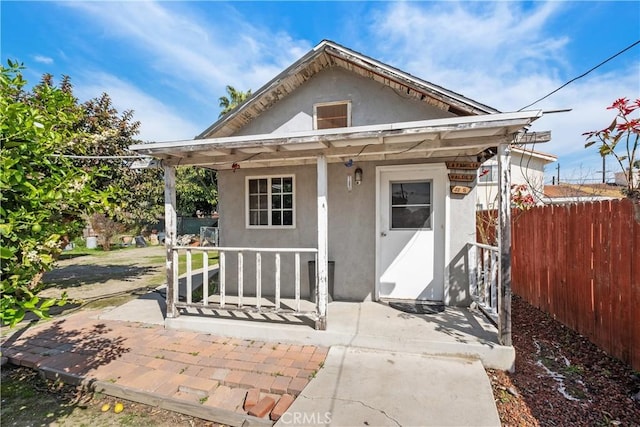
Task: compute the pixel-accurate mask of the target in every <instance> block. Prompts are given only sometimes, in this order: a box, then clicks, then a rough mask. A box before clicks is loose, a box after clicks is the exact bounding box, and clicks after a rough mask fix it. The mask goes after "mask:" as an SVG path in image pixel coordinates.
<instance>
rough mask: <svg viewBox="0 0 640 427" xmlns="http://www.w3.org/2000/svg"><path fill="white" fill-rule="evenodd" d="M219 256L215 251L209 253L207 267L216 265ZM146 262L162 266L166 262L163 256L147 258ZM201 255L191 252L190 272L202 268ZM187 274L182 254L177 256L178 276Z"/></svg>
mask: <svg viewBox="0 0 640 427" xmlns="http://www.w3.org/2000/svg"><path fill="white" fill-rule="evenodd" d="M219 257H220V256H219V255H218V252H217V251H209V267H211V266H214V265H216V264H218V259H219ZM147 260H149V262H152V263H154V264H155V263H158V264H163V263H164V262H165V260H166V258H165V257H163V256H153V257H147ZM202 265H203V263H202V254H201V253H200V252H195V251H194V252H193V253H192V254H191V270H192V271H193V270H198V269H200V268H202ZM186 272H187V255H186V254H184V253H182V254H180V255H179V256H178V275H181V274H184V273H186Z"/></svg>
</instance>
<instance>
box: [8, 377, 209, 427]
mask: <svg viewBox="0 0 640 427" xmlns="http://www.w3.org/2000/svg"><path fill="white" fill-rule="evenodd" d="M1 393H2V406H1V407H0V417H1V419H2V425H3V426H59V427H62V426H69V427H77V426H87V427H88V426H91V427H107V426H130V427H149V426H154V427H175V426H197V427H205V426H206V427H211V426H220V425H219V424H217V423H212V422H210V421H205V420H202V419H199V418H195V417H190V416H187V415H182V414H179V413H177V412H170V411H166V410H162V409H159V408H156V407H152V406H147V405H143V404H140V403H135V402H129V401H126V400H122V399H115V398H113V397H110V396H106V395H104V394H101V393H92V392H89V391H83V390H80V389H77V388H75V387H72V386H70V385H66V384H63V383H61V382H57V381H50V380H45V379H43V378H42V377H41V376H40V375H39V374H38V372H36V371H34V370H31V369H27V368H23V367H16V366H13V365H10V364H9V365H5V366H3V367H2V382H1ZM117 402H120V403H122V404H123V405H124V410H123V411H122V412H121V413H119V414H116V413H114V411H113V408H114V407H115V404H116V403H117ZM201 403H204V402H201ZM105 404H108V405H109V408H110V409H109V410H108V411H105V412H103V411H102V409H101V408H102V406H103V405H105Z"/></svg>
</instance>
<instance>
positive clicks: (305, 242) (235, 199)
mask: <svg viewBox="0 0 640 427" xmlns="http://www.w3.org/2000/svg"><path fill="white" fill-rule="evenodd" d="M402 163H409V162H402ZM390 164H397V162H395V163H394V162H359V163H357V165H354V166H353V167H352V168H347V167H345V166H344V165H343V164H342V163H332V164H329V167H328V192H329V197H328V204H329V260H331V261H335V277H334V294H333V297H334V299H338V300H351V301H364V300H370V299H373V298H374V289H375V281H376V277H375V270H376V249H375V248H376V235H375V230H376V211H375V203H376V172H375V170H376V166H379V165H390ZM356 166H359V167H361V168H362V169H363V175H364V177H363V181H362V184H361V185H355V183H354V184H353V187H352V190H351V191H349V190H348V189H347V175H348V174H353V171H354V169H355V167H356ZM286 174H294V175H295V193H296V194H295V199H296V201H295V203H296V214H295V215H296V227H295V229H264V230H260V229H247V228H246V224H245V209H246V207H245V179H246V177H247V176H259V175H286ZM218 185H219V203H220V205H219V211H220V217H221V219H220V227H221V230H220V244H221V246H238V247H317V234H316V233H317V199H316V194H317V192H316V167H315V165H310V166H297V167H286V168H285V167H282V168H270V169H247V170H243V169H239V170H237V171H236V172H231V171H220V172H219V175H218ZM446 190H447V191H446V193H447V194H448V193H449V191H448V185H447V189H446ZM447 197H448V196H447ZM475 197H476V196H475V194H473V193H472V194H469V195H467V196H466V197H459V196H458V197H452V198H449V197H448V198H447V202H446V203H447V205H446V206H447V207H446V209H447V212H446V216H447V220H448V221H450V226H448V227H447V230H449V231H450V233H449V235H446V232H445V241H446V242H447V243H446V247H447V251H446V252H447V253H448V254H449V257H448V258H445V265H444V266H441V268H445V301H446V302H447V303H448V304H450V305H468V303H469V293H468V288H469V286H468V273H467V271H468V270H467V268H468V265H467V264H466V261H467V260H466V244H467V243H468V242H469V241H473V240H474V233H475V223H474V218H475V217H474V210H475ZM236 259H237V258H236V255H235V254H229V255H228V256H227V265H226V267H227V275H226V283H227V292H229V293H231V294H233V293H235V292H237V263H236ZM301 259H302V265H301V292H302V295H303V297H308V295H309V283H308V269H307V261H309V260H310V259H313V258H312V257H310V256H302V257H301ZM273 266H274V262H273V256H266V255H265V256H263V260H262V277H263V278H262V289H263V294H264V295H273V293H274V280H273V277H274V267H273ZM281 268H282V274H281V277H282V284H281V286H282V295H283V296H285V297H291V296H293V293H294V287H293V277H294V273H293V256H292V255H282V264H281ZM447 268H448V269H449V270H450V272H451V277H450V278H448V277H447V274H446V273H447V270H446V269H447ZM244 277H245V284H244V292H245V295H249V294H254V293H255V256H254V255H253V254H251V255H249V254H247V255H245V259H244Z"/></svg>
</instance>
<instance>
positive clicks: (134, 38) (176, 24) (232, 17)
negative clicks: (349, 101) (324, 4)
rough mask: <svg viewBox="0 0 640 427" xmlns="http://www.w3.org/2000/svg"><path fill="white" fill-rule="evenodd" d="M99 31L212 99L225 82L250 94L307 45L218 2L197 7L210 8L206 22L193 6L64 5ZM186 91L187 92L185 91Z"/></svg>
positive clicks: (161, 72)
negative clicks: (251, 21) (247, 20)
mask: <svg viewBox="0 0 640 427" xmlns="http://www.w3.org/2000/svg"><path fill="white" fill-rule="evenodd" d="M63 4H64V5H66V6H68V7H71V8H73V9H75V10H77V11H78V12H80V13H82V14H84V15H85V16H86V17H88V18H89V19H91V21H92V25H98V26H100V27H102V28H103V32H104V36H105V37H108V38H116V39H121V40H126V43H127V46H129V47H130V48H131V49H135V50H137V51H139V52H140V55H141V56H142V57H143V58H144V59H143V61H148V63H149V64H150V65H151V66H152V68H153V69H154V70H155V72H157V73H158V75H159V76H168V77H169V78H170V79H172V80H174V81H176V82H177V84H176V86H178V85H184V84H185V83H186V84H187V85H188V87H186V88H185V90H186V91H187V93H190V95H192V96H194V97H200V98H201V99H203V100H204V99H208V100H211V99H216V100H217V97H218V96H220V95H222V94H224V87H225V86H226V85H228V84H230V85H232V86H235V87H236V88H237V89H240V90H247V89H253V90H254V91H255V90H256V89H257V88H258V87H259V86H261V85H263V84H264V83H266V82H267V81H268V80H270V79H271V78H272V77H274V76H275V75H276V74H277V73H278V72H280V71H282V69H283V68H285V67H286V66H288V65H289V64H290V63H291V62H293V61H294V60H295V59H297V58H298V57H299V56H300V55H301V54H302V52H304V51H306V50H308V49H309V48H310V47H309V46H308V44H307V43H306V42H304V41H296V40H293V39H292V38H291V37H290V36H288V35H287V34H284V33H278V32H275V33H274V32H271V31H269V30H266V29H264V28H260V27H258V26H256V25H253V24H252V23H248V22H245V21H243V20H242V18H241V17H240V16H239V15H238V14H237V12H235V10H234V9H233V8H232V7H231V6H229V5H225V4H223V3H202V4H199V6H202V7H209V8H210V10H214V11H215V12H216V13H215V15H214V16H213V17H212V16H209V19H212V18H215V21H212V22H207V21H205V18H204V17H202V16H200V15H198V14H197V13H198V11H197V10H192V9H190V8H189V6H193V4H191V5H188V4H180V3H156V2H129V3H126V2H125V3H121V2H118V3H114V2H67V3H63ZM189 91H190V92H189Z"/></svg>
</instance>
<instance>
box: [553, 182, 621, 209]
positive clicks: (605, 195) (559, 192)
mask: <svg viewBox="0 0 640 427" xmlns="http://www.w3.org/2000/svg"><path fill="white" fill-rule="evenodd" d="M623 188H624V187H623V186H621V185H620V186H619V185H615V184H569V183H558V184H556V185H545V186H544V196H543V197H542V202H543V203H544V204H546V205H561V204H567V203H581V202H598V201H602V200H612V199H622V198H623V197H624V195H623V194H622V189H623Z"/></svg>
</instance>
